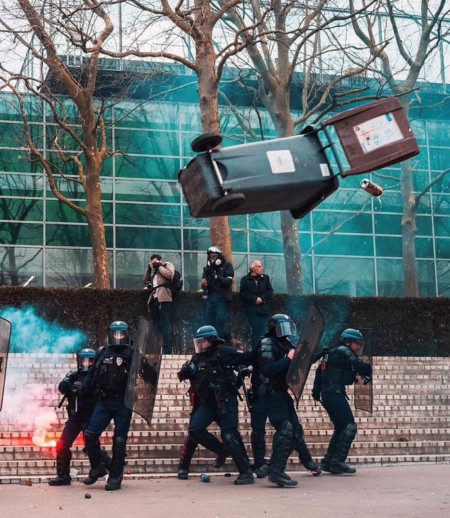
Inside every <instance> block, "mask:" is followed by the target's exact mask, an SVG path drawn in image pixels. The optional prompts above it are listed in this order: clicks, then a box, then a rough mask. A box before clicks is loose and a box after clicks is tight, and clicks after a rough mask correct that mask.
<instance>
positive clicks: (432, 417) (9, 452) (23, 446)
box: [0, 354, 450, 482]
mask: <svg viewBox="0 0 450 518" xmlns="http://www.w3.org/2000/svg"><path fill="white" fill-rule="evenodd" d="M189 358H190V356H186V355H174V356H164V357H163V359H162V363H161V372H160V381H159V388H158V394H157V397H156V401H155V409H154V414H153V420H152V426H151V428H149V426H148V425H147V423H146V422H145V421H144V420H143V419H142V418H140V417H139V416H137V415H136V414H133V420H132V425H131V429H130V436H129V448H128V450H129V451H128V458H127V470H128V471H130V475H126V476H129V477H133V476H139V477H145V476H150V474H152V473H153V474H155V473H159V474H162V473H164V474H165V473H170V474H172V475H173V474H174V473H175V472H176V469H177V465H178V456H179V452H180V449H181V445H182V442H183V440H184V437H185V434H186V430H187V424H188V420H189V412H190V407H189V401H188V398H187V397H186V391H187V387H188V384H187V383H180V382H179V381H178V378H177V375H176V373H177V371H178V370H179V369H180V367H181V365H182V364H183V363H184V362H185V361H187V360H188V359H189ZM373 365H374V381H373V393H374V412H373V414H368V413H367V412H363V411H359V410H358V411H355V418H356V421H357V424H358V434H357V437H356V440H355V442H354V444H353V446H352V449H351V452H350V457H349V462H353V463H357V464H388V463H396V462H448V461H450V454H448V453H446V452H449V451H450V449H449V446H450V444H449V442H448V438H449V437H450V434H449V431H450V388H449V387H450V358H410V357H408V358H391V357H388V358H380V357H375V358H374V359H373ZM74 368H75V356H74V355H27V354H21V355H16V354H11V355H10V356H9V362H8V375H9V377H8V383H9V387H12V386H14V388H15V389H20V388H22V387H24V388H25V389H26V390H27V397H26V398H25V399H26V400H25V401H22V402H21V403H17V405H16V409H17V410H18V411H22V413H23V414H24V415H26V413H27V412H26V409H27V405H32V406H39V407H42V408H43V410H48V409H53V410H55V412H56V415H57V422H56V424H55V425H54V426H53V428H52V429H51V430H50V431H49V433H48V434H47V439H48V440H50V439H53V440H57V439H58V438H59V435H60V432H61V430H62V428H63V426H64V423H65V420H66V411H65V409H64V408H61V409H57V408H55V407H56V406H57V405H58V403H59V401H60V399H61V395H60V394H59V393H58V391H57V385H58V383H59V381H60V380H61V379H62V377H63V376H64V375H65V374H66V372H67V371H68V370H70V369H74ZM11 372H13V373H14V375H13V377H11ZM313 374H314V373H313V372H311V373H310V376H309V378H308V380H307V383H306V386H305V391H304V395H303V396H302V399H301V401H300V405H299V409H298V413H299V417H300V419H301V421H302V424H303V426H304V429H305V440H306V442H307V444H308V446H309V447H310V450H311V452H312V454H313V456H314V457H316V459H317V458H319V457H320V456H322V455H323V453H324V451H325V449H326V445H327V442H328V440H329V438H330V436H331V433H332V430H331V424H330V421H329V418H328V416H327V414H326V412H325V411H324V410H323V409H322V407H321V406H320V405H318V404H316V403H314V402H313V400H312V398H311V396H310V392H311V386H312V381H313ZM13 378H14V379H15V383H11V381H12V379H13ZM247 383H249V382H248V381H247ZM37 388H38V389H39V391H38V394H36V395H34V391H35V390H36V389H37ZM352 394H353V390H350V391H349V395H350V400H351V401H352ZM4 408H5V406H4ZM239 423H240V429H241V433H242V436H243V439H244V442H245V444H246V447H247V449H248V451H249V452H250V446H249V443H250V416H249V413H248V411H247V409H246V408H245V407H244V405H243V404H241V407H240V411H239ZM26 428H27V426H25V427H24V426H19V423H17V422H16V421H15V419H12V418H9V417H7V414H5V412H4V413H3V414H0V459H1V460H0V482H4V481H14V480H16V481H18V480H20V479H23V478H24V477H29V478H33V480H40V479H42V480H45V477H50V476H54V473H55V451H54V448H39V447H36V446H34V445H32V435H33V430H32V428H33V427H32V423H28V428H29V429H28V430H27V429H26ZM211 431H212V432H213V433H216V434H219V431H218V428H217V426H215V425H213V426H211ZM272 435H273V431H272V429H271V427H270V426H268V429H267V437H266V439H267V443H268V454H269V453H270V444H271V438H272ZM111 439H112V427H111V426H110V427H109V428H108V429H107V431H105V433H104V435H103V437H102V442H103V444H104V445H105V448H106V449H107V450H108V451H110V450H111ZM82 448H83V445H82V441H81V438H79V439H78V441H77V443H76V446H74V448H73V463H72V464H73V468H74V469H77V470H78V471H79V472H80V474H82V473H84V474H86V473H87V471H88V469H89V467H88V461H87V458H86V456H85V454H84V453H83V452H82ZM212 463H213V455H212V453H211V452H209V451H208V450H205V449H204V448H201V447H200V448H198V450H197V452H196V455H195V456H194V460H193V463H192V472H201V471H210V472H211V470H212V468H211V466H212ZM224 469H225V470H227V471H233V472H235V467H234V465H233V463H232V462H231V461H228V462H227V464H226V466H225V468H224ZM288 469H289V470H294V471H296V470H297V471H298V470H299V469H300V466H299V463H298V459H297V457H295V456H291V458H290V459H289V464H288ZM80 476H81V475H80Z"/></svg>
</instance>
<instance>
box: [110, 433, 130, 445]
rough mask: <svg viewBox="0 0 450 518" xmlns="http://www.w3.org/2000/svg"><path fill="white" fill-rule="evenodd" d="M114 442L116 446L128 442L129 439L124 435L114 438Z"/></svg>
mask: <svg viewBox="0 0 450 518" xmlns="http://www.w3.org/2000/svg"><path fill="white" fill-rule="evenodd" d="M113 442H114V443H115V444H124V443H126V442H127V438H126V437H124V436H123V435H118V436H117V437H113Z"/></svg>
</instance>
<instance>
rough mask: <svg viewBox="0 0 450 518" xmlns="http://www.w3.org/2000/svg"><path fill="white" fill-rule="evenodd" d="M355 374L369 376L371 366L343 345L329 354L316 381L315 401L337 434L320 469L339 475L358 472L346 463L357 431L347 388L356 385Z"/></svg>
mask: <svg viewBox="0 0 450 518" xmlns="http://www.w3.org/2000/svg"><path fill="white" fill-rule="evenodd" d="M356 374H361V375H363V376H370V375H371V374H372V367H371V365H370V364H369V363H365V362H363V361H362V360H360V359H359V358H358V356H357V355H356V354H355V353H354V352H353V351H352V350H351V349H350V347H348V346H346V345H343V344H341V345H337V346H334V347H332V348H331V349H329V350H327V351H326V353H325V354H324V355H323V357H322V360H321V362H320V363H319V365H318V367H317V369H316V374H315V378H314V385H313V398H314V399H315V400H320V399H321V401H322V405H323V406H324V408H325V410H326V411H327V413H328V415H329V416H330V419H331V422H332V423H333V425H334V433H333V435H332V437H331V440H330V443H329V445H328V450H327V453H326V454H325V457H324V458H323V459H322V461H321V467H322V469H324V470H326V471H331V472H332V473H336V474H340V473H354V472H355V471H356V470H355V469H353V468H350V467H349V466H348V465H347V464H345V460H346V458H347V455H348V452H349V450H350V447H351V444H352V442H353V439H354V438H355V435H356V432H357V426H356V423H355V419H354V417H353V412H352V410H351V408H350V405H349V402H348V398H347V394H346V386H347V385H352V384H353V383H355V381H356Z"/></svg>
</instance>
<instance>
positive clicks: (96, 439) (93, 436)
mask: <svg viewBox="0 0 450 518" xmlns="http://www.w3.org/2000/svg"><path fill="white" fill-rule="evenodd" d="M84 444H85V445H86V449H87V450H88V451H89V448H92V447H93V446H98V447H99V448H100V435H99V434H98V433H93V432H90V431H89V430H86V431H85V432H84Z"/></svg>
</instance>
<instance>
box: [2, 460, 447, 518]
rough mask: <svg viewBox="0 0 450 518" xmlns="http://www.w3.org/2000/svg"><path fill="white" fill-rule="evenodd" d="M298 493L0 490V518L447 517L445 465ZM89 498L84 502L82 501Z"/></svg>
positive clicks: (191, 488) (168, 488) (184, 484)
mask: <svg viewBox="0 0 450 518" xmlns="http://www.w3.org/2000/svg"><path fill="white" fill-rule="evenodd" d="M291 475H292V476H293V478H295V479H297V480H298V481H299V484H298V486H297V487H296V488H291V489H286V488H284V489H283V488H278V487H277V486H273V485H272V484H270V483H268V482H267V479H264V480H257V481H255V484H254V485H251V486H242V487H237V486H234V485H233V479H234V477H233V478H229V477H224V476H223V475H221V476H212V477H211V482H209V483H204V482H202V481H201V480H200V479H199V477H198V476H192V477H191V478H190V479H189V480H187V481H181V480H177V479H176V478H173V477H171V478H151V479H147V480H125V481H124V482H123V484H122V489H121V490H120V491H114V492H107V491H105V490H104V482H101V481H99V482H97V483H96V484H95V485H94V486H91V487H86V486H84V485H83V484H82V483H81V482H74V483H73V484H72V486H66V487H60V488H55V487H49V486H48V485H47V484H33V485H31V486H27V485H19V484H7V485H0V511H1V517H2V518H25V517H27V518H35V517H36V518H37V517H39V518H55V517H59V518H72V517H73V518H84V517H89V518H92V517H100V518H140V517H141V516H142V517H152V518H172V517H176V518H259V517H276V518H279V517H281V518H290V517H295V518H299V517H311V518H325V517H326V518H344V517H345V518H428V517H430V518H431V517H433V518H440V517H444V516H445V517H448V516H450V483H449V480H450V464H414V465H408V466H406V465H403V466H393V467H368V468H359V469H358V473H357V474H356V475H340V476H333V475H329V474H325V475H322V476H321V477H318V478H317V477H312V476H310V475H309V474H308V473H306V472H299V473H291ZM87 495H90V498H87Z"/></svg>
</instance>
